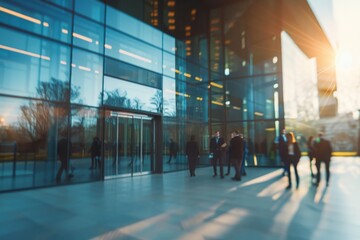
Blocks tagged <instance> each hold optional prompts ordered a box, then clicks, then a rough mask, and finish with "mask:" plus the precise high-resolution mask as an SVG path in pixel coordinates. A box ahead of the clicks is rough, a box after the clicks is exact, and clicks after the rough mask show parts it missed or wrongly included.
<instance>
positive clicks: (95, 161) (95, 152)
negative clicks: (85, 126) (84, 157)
mask: <svg viewBox="0 0 360 240" xmlns="http://www.w3.org/2000/svg"><path fill="white" fill-rule="evenodd" d="M89 153H90V154H91V166H90V168H89V169H93V168H95V169H96V167H97V165H98V166H99V169H100V168H101V162H100V156H101V141H100V139H99V138H98V137H97V136H95V137H94V138H93V142H92V143H91V147H90V149H89Z"/></svg>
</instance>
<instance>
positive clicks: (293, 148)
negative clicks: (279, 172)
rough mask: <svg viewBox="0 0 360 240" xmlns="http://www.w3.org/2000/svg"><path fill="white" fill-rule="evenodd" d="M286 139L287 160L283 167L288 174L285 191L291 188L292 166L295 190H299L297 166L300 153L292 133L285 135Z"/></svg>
mask: <svg viewBox="0 0 360 240" xmlns="http://www.w3.org/2000/svg"><path fill="white" fill-rule="evenodd" d="M286 138H287V160H286V161H285V166H286V170H287V174H288V179H289V185H288V186H287V187H286V189H290V188H291V185H292V184H291V170H290V166H291V165H293V167H294V172H295V177H296V188H299V183H300V178H299V173H298V170H297V165H298V163H299V161H300V157H301V152H300V148H299V145H298V143H297V142H296V138H295V135H294V133H293V132H289V133H287V134H286Z"/></svg>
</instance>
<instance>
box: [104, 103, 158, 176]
mask: <svg viewBox="0 0 360 240" xmlns="http://www.w3.org/2000/svg"><path fill="white" fill-rule="evenodd" d="M103 116H104V117H103V128H104V130H103V134H102V135H103V136H102V138H103V139H105V137H106V133H105V132H106V130H105V125H106V118H108V117H121V116H123V117H129V118H133V117H134V116H136V117H140V118H142V117H143V118H145V119H146V118H147V119H149V120H150V119H152V132H153V133H152V140H151V141H152V147H153V149H152V154H151V155H152V158H153V159H152V160H151V163H150V164H151V167H150V171H146V172H145V173H141V172H140V173H137V172H136V173H134V172H133V170H132V171H131V172H130V173H125V174H118V175H110V176H106V174H105V151H104V147H105V144H104V141H103V148H102V149H103V150H102V166H104V167H103V168H102V175H103V179H104V180H107V179H114V178H122V177H133V176H139V175H147V174H152V173H162V145H163V143H162V118H161V115H154V114H151V113H147V112H146V113H142V112H137V111H128V110H124V109H113V108H106V109H103ZM117 124H118V123H117ZM132 169H133V168H132Z"/></svg>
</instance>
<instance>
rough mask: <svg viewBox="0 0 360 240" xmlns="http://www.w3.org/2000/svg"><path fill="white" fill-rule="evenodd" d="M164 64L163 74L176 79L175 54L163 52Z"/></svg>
mask: <svg viewBox="0 0 360 240" xmlns="http://www.w3.org/2000/svg"><path fill="white" fill-rule="evenodd" d="M163 56H164V59H163V61H164V64H163V74H164V75H167V76H169V77H172V78H175V73H176V71H177V70H176V57H175V55H173V54H169V53H167V52H163Z"/></svg>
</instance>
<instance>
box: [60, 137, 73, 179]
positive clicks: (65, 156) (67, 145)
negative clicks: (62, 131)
mask: <svg viewBox="0 0 360 240" xmlns="http://www.w3.org/2000/svg"><path fill="white" fill-rule="evenodd" d="M57 153H58V156H59V160H60V167H59V170H58V172H57V174H56V181H57V182H60V181H61V175H62V173H63V171H64V170H65V172H66V174H67V177H68V178H72V177H73V176H74V175H73V174H72V173H69V165H70V164H69V156H70V153H71V142H70V141H68V139H67V138H62V139H60V140H59V142H58V144H57Z"/></svg>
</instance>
